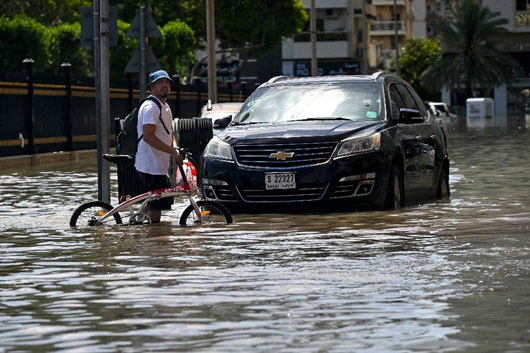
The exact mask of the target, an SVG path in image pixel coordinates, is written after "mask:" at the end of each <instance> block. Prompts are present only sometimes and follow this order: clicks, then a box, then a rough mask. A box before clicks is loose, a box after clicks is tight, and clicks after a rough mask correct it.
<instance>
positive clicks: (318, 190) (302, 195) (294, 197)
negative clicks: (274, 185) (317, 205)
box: [238, 185, 327, 202]
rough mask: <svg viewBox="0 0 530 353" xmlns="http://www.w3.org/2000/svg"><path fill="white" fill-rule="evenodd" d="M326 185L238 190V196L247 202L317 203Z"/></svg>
mask: <svg viewBox="0 0 530 353" xmlns="http://www.w3.org/2000/svg"><path fill="white" fill-rule="evenodd" d="M326 187H327V185H313V186H312V187H305V188H297V189H289V190H262V189H261V190H260V189H251V188H238V191H239V194H240V195H241V197H242V198H243V199H244V200H245V201H247V202H291V201H297V202H299V201H317V200H320V199H322V197H323V195H324V193H325V192H326Z"/></svg>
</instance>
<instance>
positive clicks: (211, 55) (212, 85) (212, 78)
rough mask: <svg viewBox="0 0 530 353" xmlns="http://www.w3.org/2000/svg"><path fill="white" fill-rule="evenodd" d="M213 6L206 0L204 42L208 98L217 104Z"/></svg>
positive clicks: (212, 0) (210, 1) (211, 0)
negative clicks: (206, 48) (205, 44)
mask: <svg viewBox="0 0 530 353" xmlns="http://www.w3.org/2000/svg"><path fill="white" fill-rule="evenodd" d="M214 10H215V4H214V0H206V23H207V24H206V26H207V31H206V41H207V42H208V98H209V99H210V100H211V102H212V103H217V61H216V58H215V11H214Z"/></svg>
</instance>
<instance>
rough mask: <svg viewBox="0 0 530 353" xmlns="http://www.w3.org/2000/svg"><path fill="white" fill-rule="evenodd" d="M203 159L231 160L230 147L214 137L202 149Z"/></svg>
mask: <svg viewBox="0 0 530 353" xmlns="http://www.w3.org/2000/svg"><path fill="white" fill-rule="evenodd" d="M204 157H210V158H216V159H225V160H230V161H231V160H232V152H231V150H230V145H229V144H228V143H226V142H224V141H223V140H221V139H220V138H219V137H217V136H214V137H213V138H212V139H211V140H210V142H208V144H207V145H206V148H205V149H204Z"/></svg>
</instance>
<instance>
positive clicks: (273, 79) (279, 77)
mask: <svg viewBox="0 0 530 353" xmlns="http://www.w3.org/2000/svg"><path fill="white" fill-rule="evenodd" d="M292 78H293V77H292V76H285V75H280V76H274V77H272V78H270V79H269V80H268V81H267V83H274V82H278V81H285V80H290V79H292Z"/></svg>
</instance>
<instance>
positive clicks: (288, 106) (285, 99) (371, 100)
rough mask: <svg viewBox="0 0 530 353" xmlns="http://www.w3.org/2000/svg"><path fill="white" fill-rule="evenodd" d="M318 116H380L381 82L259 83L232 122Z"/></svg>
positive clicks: (381, 112)
mask: <svg viewBox="0 0 530 353" xmlns="http://www.w3.org/2000/svg"><path fill="white" fill-rule="evenodd" d="M320 118H327V119H334V118H341V119H349V120H382V119H384V114H383V102H382V94H381V86H380V85H379V84H377V83H374V82H366V83H365V82H338V83H337V82H333V83H309V84H285V85H279V86H268V87H262V88H260V89H258V90H256V91H255V92H254V93H253V94H252V95H251V96H250V97H249V98H248V99H247V102H246V103H245V105H244V106H243V107H242V108H241V111H240V112H239V114H238V115H237V117H236V120H235V122H236V123H264V122H267V123H275V122H286V121H297V120H308V119H309V120H311V119H320Z"/></svg>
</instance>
